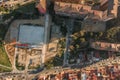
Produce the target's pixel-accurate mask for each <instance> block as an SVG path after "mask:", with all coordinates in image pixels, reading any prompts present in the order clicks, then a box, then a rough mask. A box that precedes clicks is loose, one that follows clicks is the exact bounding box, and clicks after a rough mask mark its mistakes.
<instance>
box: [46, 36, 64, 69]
mask: <svg viewBox="0 0 120 80" xmlns="http://www.w3.org/2000/svg"><path fill="white" fill-rule="evenodd" d="M65 41H66V40H65V38H62V39H60V40H59V44H58V51H57V52H58V53H57V55H56V56H55V57H54V58H52V59H50V60H48V61H47V62H46V63H45V67H46V68H47V69H50V68H51V67H55V66H62V65H63V58H64V57H63V56H64V49H65Z"/></svg>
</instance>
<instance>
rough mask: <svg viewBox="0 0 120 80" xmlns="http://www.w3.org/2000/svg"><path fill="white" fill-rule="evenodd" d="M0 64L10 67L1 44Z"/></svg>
mask: <svg viewBox="0 0 120 80" xmlns="http://www.w3.org/2000/svg"><path fill="white" fill-rule="evenodd" d="M0 64H2V65H5V66H8V67H11V63H10V61H9V58H8V56H7V54H6V52H5V49H4V47H3V45H2V43H0Z"/></svg>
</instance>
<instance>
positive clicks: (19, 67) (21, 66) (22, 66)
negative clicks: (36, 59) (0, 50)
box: [16, 55, 25, 70]
mask: <svg viewBox="0 0 120 80" xmlns="http://www.w3.org/2000/svg"><path fill="white" fill-rule="evenodd" d="M16 68H17V69H18V70H25V65H20V64H19V63H18V55H17V56H16Z"/></svg>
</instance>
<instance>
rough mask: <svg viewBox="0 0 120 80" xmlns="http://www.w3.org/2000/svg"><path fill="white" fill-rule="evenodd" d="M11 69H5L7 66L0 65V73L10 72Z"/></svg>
mask: <svg viewBox="0 0 120 80" xmlns="http://www.w3.org/2000/svg"><path fill="white" fill-rule="evenodd" d="M11 71H12V69H7V68H3V67H0V73H1V72H11Z"/></svg>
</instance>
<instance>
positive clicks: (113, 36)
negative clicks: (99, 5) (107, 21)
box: [104, 27, 120, 42]
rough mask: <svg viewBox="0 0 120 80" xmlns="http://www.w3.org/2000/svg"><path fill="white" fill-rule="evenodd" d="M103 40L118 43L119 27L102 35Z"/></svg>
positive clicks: (119, 40) (119, 36)
mask: <svg viewBox="0 0 120 80" xmlns="http://www.w3.org/2000/svg"><path fill="white" fill-rule="evenodd" d="M104 36H105V40H106V41H109V42H120V27H113V28H111V29H109V30H107V32H106V33H105V34H104Z"/></svg>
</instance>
